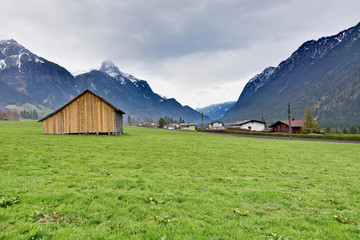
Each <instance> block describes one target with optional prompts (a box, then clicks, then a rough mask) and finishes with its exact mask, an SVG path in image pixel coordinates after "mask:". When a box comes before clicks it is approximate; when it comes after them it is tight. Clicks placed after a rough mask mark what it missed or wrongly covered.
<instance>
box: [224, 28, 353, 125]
mask: <svg viewBox="0 0 360 240" xmlns="http://www.w3.org/2000/svg"><path fill="white" fill-rule="evenodd" d="M288 103H290V105H291V111H292V117H294V118H297V119H302V118H303V117H304V111H305V108H306V107H307V106H310V107H311V109H312V111H313V115H314V117H315V119H316V120H317V121H318V122H319V123H320V124H321V126H322V127H325V126H327V125H329V124H335V125H342V126H350V125H359V123H360V23H359V24H357V25H356V26H354V27H352V28H349V29H347V30H344V31H342V32H340V33H338V34H336V35H334V36H330V37H322V38H320V39H318V40H311V41H307V42H305V43H304V44H302V45H301V46H300V47H299V48H298V49H297V50H296V51H295V52H294V53H293V54H292V55H291V56H290V57H289V58H288V59H286V60H285V61H283V62H281V63H280V64H279V65H278V66H277V67H269V68H266V69H265V70H264V71H263V72H262V73H260V74H258V75H256V76H255V77H253V78H252V79H251V80H250V81H249V82H248V83H247V84H246V86H245V87H244V89H243V91H242V93H241V95H240V97H239V99H238V101H237V102H236V104H235V105H234V107H232V108H231V109H230V110H229V111H228V112H226V114H225V115H224V117H222V118H221V119H220V120H221V121H224V122H225V123H232V122H236V121H240V120H243V119H261V117H262V116H264V118H265V120H266V121H267V122H269V123H270V122H275V121H277V120H283V119H287V106H288Z"/></svg>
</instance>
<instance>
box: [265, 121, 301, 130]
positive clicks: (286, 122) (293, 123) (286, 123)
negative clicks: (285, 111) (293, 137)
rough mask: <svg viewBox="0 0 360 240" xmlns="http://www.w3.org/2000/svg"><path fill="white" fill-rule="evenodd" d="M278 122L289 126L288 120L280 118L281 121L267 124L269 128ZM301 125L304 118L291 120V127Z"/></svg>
mask: <svg viewBox="0 0 360 240" xmlns="http://www.w3.org/2000/svg"><path fill="white" fill-rule="evenodd" d="M279 123H283V124H285V125H286V126H289V120H281V121H277V122H276V123H274V124H272V125H271V126H269V128H271V127H273V126H275V125H277V124H279ZM303 126H304V120H291V127H303Z"/></svg>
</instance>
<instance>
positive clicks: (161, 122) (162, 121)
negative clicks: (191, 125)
mask: <svg viewBox="0 0 360 240" xmlns="http://www.w3.org/2000/svg"><path fill="white" fill-rule="evenodd" d="M170 123H185V120H184V119H183V118H182V117H181V116H180V118H179V120H174V119H173V118H172V117H168V116H166V115H165V116H164V117H162V118H160V119H159V120H158V128H164V127H165V126H166V125H169V124H170Z"/></svg>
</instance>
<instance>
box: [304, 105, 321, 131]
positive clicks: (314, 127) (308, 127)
mask: <svg viewBox="0 0 360 240" xmlns="http://www.w3.org/2000/svg"><path fill="white" fill-rule="evenodd" d="M301 130H302V132H303V133H319V132H320V124H319V123H318V122H316V121H315V120H314V117H313V115H312V113H311V108H310V106H307V108H306V110H305V121H304V126H303V127H302V128H301Z"/></svg>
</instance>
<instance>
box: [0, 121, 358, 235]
mask: <svg viewBox="0 0 360 240" xmlns="http://www.w3.org/2000/svg"><path fill="white" fill-rule="evenodd" d="M0 176H1V178H0V239H358V238H359V237H360V229H359V224H360V210H359V209H360V190H359V185H360V150H359V145H358V144H352V143H332V142H314V141H288V140H277V139H259V138H239V137H233V136H225V135H213V134H203V133H197V132H178V131H165V130H158V129H145V128H138V127H125V134H124V135H121V136H87V135H43V134H41V124H40V123H37V122H35V121H25V122H4V121H3V122H0Z"/></svg>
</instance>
